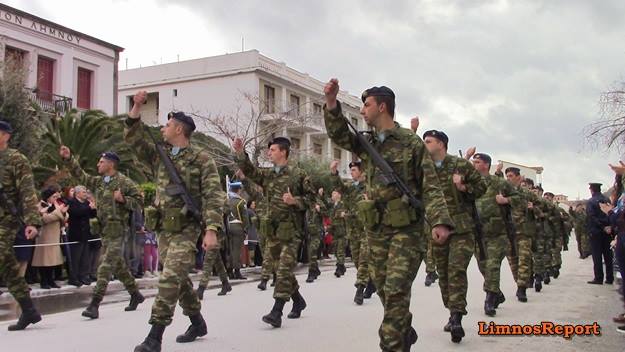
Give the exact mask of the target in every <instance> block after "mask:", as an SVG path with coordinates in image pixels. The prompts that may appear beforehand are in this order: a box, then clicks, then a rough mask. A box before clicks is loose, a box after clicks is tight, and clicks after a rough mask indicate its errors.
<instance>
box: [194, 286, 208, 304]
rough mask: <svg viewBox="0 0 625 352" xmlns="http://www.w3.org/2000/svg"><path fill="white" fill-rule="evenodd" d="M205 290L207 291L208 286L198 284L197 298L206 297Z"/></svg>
mask: <svg viewBox="0 0 625 352" xmlns="http://www.w3.org/2000/svg"><path fill="white" fill-rule="evenodd" d="M204 291H206V286H202V285H200V286H198V287H197V291H196V292H197V298H198V299H199V300H200V301H201V300H203V299H204Z"/></svg>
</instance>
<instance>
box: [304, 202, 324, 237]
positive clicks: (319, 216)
mask: <svg viewBox="0 0 625 352" xmlns="http://www.w3.org/2000/svg"><path fill="white" fill-rule="evenodd" d="M317 204H318V205H319V211H317V209H316V207H315V205H317ZM324 216H328V204H327V203H326V202H325V201H324V199H323V198H322V197H316V202H315V203H314V204H310V206H309V207H308V209H307V211H306V222H307V224H308V229H309V230H314V231H315V232H318V231H321V228H322V227H323V217H324Z"/></svg>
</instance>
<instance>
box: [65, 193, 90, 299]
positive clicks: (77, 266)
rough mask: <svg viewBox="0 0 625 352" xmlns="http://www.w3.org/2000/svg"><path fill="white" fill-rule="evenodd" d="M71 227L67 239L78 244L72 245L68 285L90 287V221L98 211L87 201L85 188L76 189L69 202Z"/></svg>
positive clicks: (68, 229)
mask: <svg viewBox="0 0 625 352" xmlns="http://www.w3.org/2000/svg"><path fill="white" fill-rule="evenodd" d="M68 214H69V221H68V222H69V226H68V228H67V237H68V240H69V241H70V242H78V243H75V244H72V245H70V253H71V255H70V256H71V258H72V264H71V265H72V267H71V270H70V272H69V280H68V281H67V283H68V284H70V285H74V286H77V287H80V286H82V285H83V284H85V285H89V284H90V283H91V280H90V279H89V263H90V255H89V253H90V252H89V242H87V241H88V240H89V238H90V237H91V229H90V226H89V219H90V218H92V217H95V215H96V210H95V206H93V205H92V204H91V203H90V202H89V201H88V200H87V189H86V188H85V187H84V186H76V187H75V188H74V198H73V199H72V200H70V201H69V210H68Z"/></svg>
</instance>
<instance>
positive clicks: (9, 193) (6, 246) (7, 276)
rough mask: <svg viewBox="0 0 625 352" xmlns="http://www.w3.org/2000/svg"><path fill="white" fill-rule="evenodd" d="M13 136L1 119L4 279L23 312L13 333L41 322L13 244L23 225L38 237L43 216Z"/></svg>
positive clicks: (0, 263)
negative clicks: (12, 147) (12, 141)
mask: <svg viewBox="0 0 625 352" xmlns="http://www.w3.org/2000/svg"><path fill="white" fill-rule="evenodd" d="M12 134H13V128H12V127H11V125H10V124H9V123H8V122H6V121H2V120H0V279H1V280H2V281H3V282H5V283H6V285H7V287H8V289H9V292H10V293H11V295H13V297H14V298H15V300H16V301H17V303H18V304H19V306H20V308H21V310H22V313H21V314H20V317H19V319H18V320H17V323H15V324H12V325H9V331H16V330H24V329H26V327H27V326H28V325H30V324H36V323H38V322H39V321H41V315H40V314H39V312H38V311H37V309H35V307H34V305H33V301H32V299H31V298H30V289H29V288H28V285H27V284H26V281H25V280H24V277H23V276H20V274H19V270H18V268H19V265H18V263H17V259H16V258H15V251H14V250H13V242H14V241H15V236H16V234H17V232H18V229H19V228H20V227H21V226H23V227H24V233H25V235H26V238H27V239H33V238H35V237H36V236H37V232H38V230H37V228H38V227H39V226H41V216H40V215H39V212H38V211H37V195H36V193H35V186H34V184H33V173H32V170H31V168H30V162H29V161H28V159H27V158H26V157H25V156H24V155H23V154H22V153H20V152H19V151H17V150H15V149H11V148H9V139H10V138H11V135H12Z"/></svg>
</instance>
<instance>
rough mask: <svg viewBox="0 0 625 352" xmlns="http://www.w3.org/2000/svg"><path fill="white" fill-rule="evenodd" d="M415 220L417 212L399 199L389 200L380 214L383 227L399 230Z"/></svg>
mask: <svg viewBox="0 0 625 352" xmlns="http://www.w3.org/2000/svg"><path fill="white" fill-rule="evenodd" d="M416 220H417V211H416V210H415V209H413V208H412V207H411V206H410V204H408V203H406V202H404V201H403V200H402V199H401V198H396V199H393V200H390V201H389V202H388V203H386V208H385V209H384V213H383V214H382V223H383V224H384V225H387V226H390V227H394V228H399V227H404V226H408V225H410V224H411V223H412V222H414V221H416Z"/></svg>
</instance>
